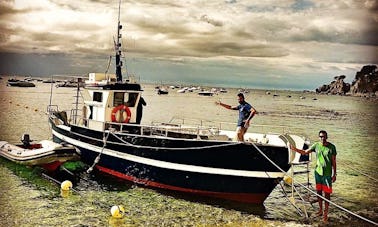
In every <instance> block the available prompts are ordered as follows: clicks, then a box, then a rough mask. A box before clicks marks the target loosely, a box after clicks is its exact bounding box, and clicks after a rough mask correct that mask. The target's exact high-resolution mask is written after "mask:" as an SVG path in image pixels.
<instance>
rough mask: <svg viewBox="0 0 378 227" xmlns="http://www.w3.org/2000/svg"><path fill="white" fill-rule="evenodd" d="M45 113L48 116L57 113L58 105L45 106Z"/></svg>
mask: <svg viewBox="0 0 378 227" xmlns="http://www.w3.org/2000/svg"><path fill="white" fill-rule="evenodd" d="M46 112H47V113H48V114H51V113H53V112H59V107H58V105H47V109H46Z"/></svg>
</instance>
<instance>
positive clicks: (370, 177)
mask: <svg viewBox="0 0 378 227" xmlns="http://www.w3.org/2000/svg"><path fill="white" fill-rule="evenodd" d="M338 162H340V160H338ZM341 162H343V161H341ZM343 163H345V162H343ZM349 169H351V170H354V171H356V172H357V173H359V174H361V175H364V176H365V177H367V178H369V179H371V180H373V181H375V182H378V179H377V178H374V177H372V176H370V175H368V174H367V173H364V172H362V171H361V170H358V169H356V168H353V167H351V166H350V163H349Z"/></svg>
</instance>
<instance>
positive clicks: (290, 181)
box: [283, 176, 293, 184]
mask: <svg viewBox="0 0 378 227" xmlns="http://www.w3.org/2000/svg"><path fill="white" fill-rule="evenodd" d="M283 180H284V181H285V183H286V184H292V183H293V178H291V177H289V176H284V179H283Z"/></svg>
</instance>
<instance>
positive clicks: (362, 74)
mask: <svg viewBox="0 0 378 227" xmlns="http://www.w3.org/2000/svg"><path fill="white" fill-rule="evenodd" d="M377 91H378V71H377V66H376V65H365V66H364V67H362V69H361V71H359V72H357V73H356V76H355V79H354V80H353V82H352V86H351V93H352V94H353V95H361V94H369V95H373V94H374V95H375V93H376V92H377Z"/></svg>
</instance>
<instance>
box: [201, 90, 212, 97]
mask: <svg viewBox="0 0 378 227" xmlns="http://www.w3.org/2000/svg"><path fill="white" fill-rule="evenodd" d="M198 95H201V96H213V95H214V92H212V91H200V92H198Z"/></svg>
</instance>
